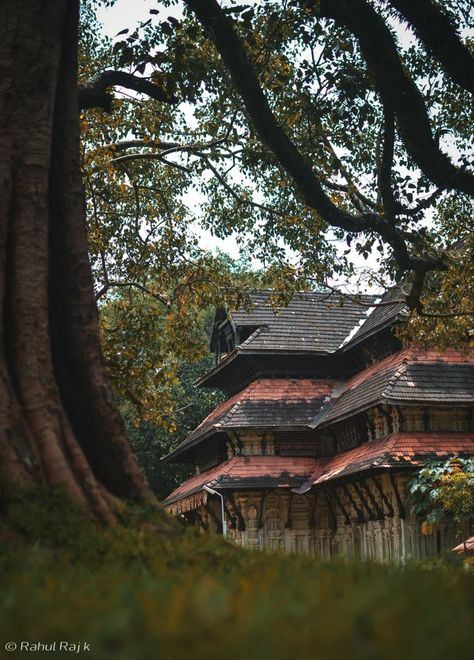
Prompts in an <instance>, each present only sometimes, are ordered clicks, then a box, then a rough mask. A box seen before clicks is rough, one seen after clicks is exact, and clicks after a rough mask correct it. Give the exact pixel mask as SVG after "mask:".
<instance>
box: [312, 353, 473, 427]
mask: <svg viewBox="0 0 474 660" xmlns="http://www.w3.org/2000/svg"><path fill="white" fill-rule="evenodd" d="M381 402H388V403H390V402H393V403H398V402H413V403H425V402H426V403H428V402H429V403H437V404H443V403H445V404H449V405H473V404H474V353H473V352H471V353H467V354H465V353H459V352H457V351H454V350H447V351H444V352H443V353H441V352H439V351H434V350H428V351H426V350H423V349H413V348H412V349H403V350H401V351H398V352H397V353H395V354H394V355H391V356H390V357H388V358H386V359H385V360H382V361H380V362H377V363H375V364H373V365H371V366H370V367H368V368H367V369H364V370H363V371H361V372H360V373H358V374H357V375H356V376H354V377H353V378H351V379H350V380H349V381H348V382H347V383H346V384H345V385H344V386H343V387H342V389H341V390H340V391H339V392H338V396H337V398H336V397H334V398H333V400H332V401H330V402H328V403H327V404H326V406H325V407H324V408H323V410H321V412H320V413H319V414H318V416H317V417H316V419H315V420H313V423H312V424H311V426H312V427H313V428H316V427H317V426H322V425H326V424H329V423H330V422H335V421H338V420H341V419H344V418H346V417H349V416H351V415H353V414H355V413H356V412H358V411H361V410H365V409H367V408H368V407H370V406H372V405H374V404H376V403H381Z"/></svg>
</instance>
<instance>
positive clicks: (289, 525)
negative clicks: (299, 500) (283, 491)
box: [285, 493, 294, 529]
mask: <svg viewBox="0 0 474 660" xmlns="http://www.w3.org/2000/svg"><path fill="white" fill-rule="evenodd" d="M293 498H294V493H290V503H289V504H288V517H287V519H286V523H285V527H286V529H291V528H292V527H293V521H292V519H291V514H292V513H293Z"/></svg>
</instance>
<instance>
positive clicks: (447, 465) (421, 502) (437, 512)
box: [409, 458, 474, 540]
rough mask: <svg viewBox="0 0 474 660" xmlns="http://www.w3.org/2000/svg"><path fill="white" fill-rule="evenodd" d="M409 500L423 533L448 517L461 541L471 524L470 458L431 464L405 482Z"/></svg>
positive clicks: (473, 466) (473, 475)
mask: <svg viewBox="0 0 474 660" xmlns="http://www.w3.org/2000/svg"><path fill="white" fill-rule="evenodd" d="M409 493H410V503H411V507H412V509H413V511H414V513H415V514H416V515H417V517H418V519H419V521H420V522H421V529H422V531H425V532H426V533H427V534H429V533H431V530H432V529H433V527H435V526H437V525H439V524H440V523H441V522H442V521H443V520H446V519H447V518H451V519H453V520H454V521H455V523H456V524H457V526H458V529H459V533H460V537H461V538H460V540H465V539H466V538H467V537H468V536H469V535H470V532H471V527H472V524H473V523H474V460H473V459H463V458H450V459H449V460H447V461H445V462H443V463H431V464H430V465H427V466H426V467H424V468H423V469H422V470H420V472H419V473H418V474H417V475H416V477H414V478H413V480H412V481H411V483H410V485H409Z"/></svg>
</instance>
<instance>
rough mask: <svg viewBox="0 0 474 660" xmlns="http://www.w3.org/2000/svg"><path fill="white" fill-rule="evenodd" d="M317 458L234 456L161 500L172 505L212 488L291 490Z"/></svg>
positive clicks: (310, 471) (309, 470)
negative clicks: (207, 487)
mask: <svg viewBox="0 0 474 660" xmlns="http://www.w3.org/2000/svg"><path fill="white" fill-rule="evenodd" d="M315 465H316V459H314V458H290V457H286V456H235V457H234V458H231V459H230V460H228V461H226V462H225V463H221V464H220V465H218V466H217V467H214V468H211V469H210V470H206V471H205V472H202V473H201V474H198V475H195V476H194V477H191V478H190V479H188V480H187V481H185V483H184V484H182V485H181V486H179V488H176V490H174V491H173V492H172V493H171V494H170V495H168V497H167V498H166V499H165V501H164V503H163V504H164V505H165V506H166V505H168V504H172V503H173V502H176V501H177V500H179V499H182V498H184V497H188V496H189V495H193V494H194V493H196V492H198V491H200V490H202V487H203V486H204V485H207V486H210V487H211V488H231V489H239V488H277V487H282V488H283V487H286V488H293V487H295V486H298V485H299V484H300V483H301V482H302V481H304V480H306V479H308V478H309V477H310V476H311V474H312V473H313V471H314V468H315Z"/></svg>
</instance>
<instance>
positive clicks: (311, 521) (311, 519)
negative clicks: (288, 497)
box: [306, 491, 319, 529]
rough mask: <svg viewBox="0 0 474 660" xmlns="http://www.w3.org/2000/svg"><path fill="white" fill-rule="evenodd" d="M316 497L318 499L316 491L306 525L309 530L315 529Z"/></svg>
mask: <svg viewBox="0 0 474 660" xmlns="http://www.w3.org/2000/svg"><path fill="white" fill-rule="evenodd" d="M306 497H308V496H306ZM318 497H319V491H316V492H315V493H314V496H313V506H312V507H311V513H310V517H309V520H308V525H309V527H310V528H311V529H314V528H315V527H316V504H317V503H318Z"/></svg>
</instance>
